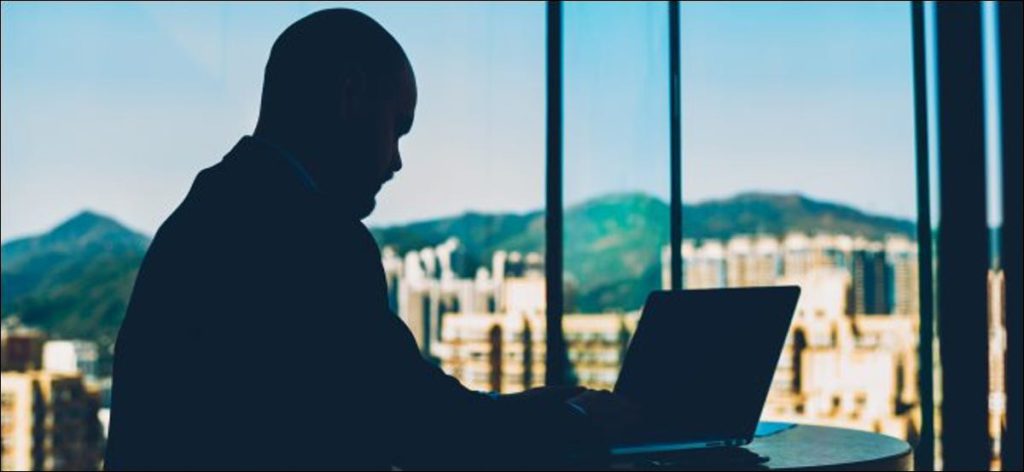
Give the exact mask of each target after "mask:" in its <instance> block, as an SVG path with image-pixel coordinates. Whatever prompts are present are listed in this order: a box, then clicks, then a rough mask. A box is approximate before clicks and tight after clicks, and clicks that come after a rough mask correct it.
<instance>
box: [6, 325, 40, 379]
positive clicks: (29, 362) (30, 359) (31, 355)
mask: <svg viewBox="0 0 1024 472" xmlns="http://www.w3.org/2000/svg"><path fill="white" fill-rule="evenodd" d="M45 342H46V336H45V335H43V332H42V331H39V330H35V329H30V328H25V327H21V326H12V327H10V328H7V327H4V328H3V329H0V354H2V355H0V370H2V371H12V370H13V371H19V372H23V371H27V370H38V369H42V368H43V343H45Z"/></svg>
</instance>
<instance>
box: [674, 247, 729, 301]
mask: <svg viewBox="0 0 1024 472" xmlns="http://www.w3.org/2000/svg"><path fill="white" fill-rule="evenodd" d="M725 254H726V253H725V246H723V245H722V243H721V242H719V241H717V240H708V241H704V243H703V244H701V245H700V246H698V245H697V244H696V243H695V242H694V241H693V240H689V239H688V240H684V241H683V249H682V257H683V287H684V288H691V289H692V288H715V287H723V286H725V284H726V256H725ZM666 266H668V264H666Z"/></svg>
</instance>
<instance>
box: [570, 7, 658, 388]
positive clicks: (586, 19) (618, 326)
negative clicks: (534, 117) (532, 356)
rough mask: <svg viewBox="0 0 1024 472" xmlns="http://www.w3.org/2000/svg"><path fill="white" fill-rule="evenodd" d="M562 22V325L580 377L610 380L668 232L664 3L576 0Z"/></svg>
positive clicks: (653, 282) (594, 383)
mask: <svg viewBox="0 0 1024 472" xmlns="http://www.w3.org/2000/svg"><path fill="white" fill-rule="evenodd" d="M563 9H564V13H563V28H564V39H563V44H564V46H563V47H564V53H563V67H564V71H565V75H564V79H563V80H564V89H565V92H564V107H565V112H564V123H565V124H564V136H565V138H564V139H565V145H564V156H565V157H564V163H563V166H564V176H565V177H564V184H563V188H564V189H563V195H564V197H563V198H564V202H565V208H564V210H563V212H564V215H563V220H564V223H563V225H564V226H563V228H564V229H563V231H564V245H565V249H564V269H565V275H564V284H565V307H564V313H565V314H564V318H563V323H562V325H563V330H564V331H565V339H566V344H567V346H566V348H567V350H568V351H569V356H570V358H572V359H575V360H576V362H575V363H574V365H573V367H574V371H575V372H574V373H575V374H576V376H577V380H578V381H579V383H580V384H582V385H585V386H588V387H592V388H601V389H609V390H610V389H612V388H613V387H614V384H615V379H616V377H617V376H618V371H619V365H620V363H621V358H620V357H621V354H623V353H624V352H625V347H626V344H627V343H628V341H629V337H630V335H631V333H632V330H633V329H634V328H635V326H636V320H637V318H638V317H639V312H640V309H641V307H642V306H643V303H644V300H645V298H646V297H647V294H648V293H649V292H650V291H651V290H656V289H658V288H660V287H661V285H662V278H663V270H664V266H663V265H662V260H661V252H662V247H664V246H665V244H667V242H668V237H669V227H668V225H669V209H668V203H669V193H668V189H669V179H668V173H667V170H668V164H669V160H668V144H669V141H668V139H669V136H668V112H669V108H668V81H667V76H668V22H667V21H666V18H667V12H668V8H667V5H666V4H665V3H643V2H638V3H631V2H621V3H605V2H593V3H585V2H581V3H574V2H568V3H565V4H564V6H563Z"/></svg>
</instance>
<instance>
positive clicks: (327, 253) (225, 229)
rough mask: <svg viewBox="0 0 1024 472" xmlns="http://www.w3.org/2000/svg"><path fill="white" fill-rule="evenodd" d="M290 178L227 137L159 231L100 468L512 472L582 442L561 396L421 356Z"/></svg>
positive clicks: (371, 269)
mask: <svg viewBox="0 0 1024 472" xmlns="http://www.w3.org/2000/svg"><path fill="white" fill-rule="evenodd" d="M298 177H299V176H298V175H297V174H296V169H295V168H294V167H292V166H291V165H289V162H288V161H287V160H286V159H284V158H283V156H281V155H280V154H279V153H277V152H276V151H275V150H274V149H272V148H271V147H268V146H267V145H266V144H264V143H261V142H260V141H258V140H256V139H255V138H252V137H245V138H243V139H242V140H241V141H240V142H239V143H238V144H237V145H236V146H235V147H234V148H233V149H232V150H231V151H230V152H229V153H228V155H227V156H226V157H225V158H224V159H223V160H222V161H221V162H220V163H218V164H217V165H214V166H213V167H210V168H208V169H205V170H203V171H202V172H200V173H199V175H198V176H197V178H196V179H195V182H194V183H193V185H192V188H191V189H190V191H189V193H188V195H187V196H186V198H185V200H184V201H183V202H182V203H181V205H180V206H179V207H178V208H177V209H176V210H175V211H174V212H173V214H171V216H170V217H169V218H168V219H167V220H166V221H165V222H164V224H163V225H162V226H161V227H160V229H159V231H158V232H157V234H156V236H155V237H154V239H153V242H152V244H151V246H150V248H149V251H148V252H147V254H146V257H145V259H144V261H143V264H142V267H141V268H140V270H139V274H138V277H137V279H136V282H135V287H134V290H133V292H132V296H131V300H130V302H129V306H128V313H127V315H126V317H125V320H124V322H123V324H122V326H121V330H120V333H119V335H118V339H117V344H116V346H115V356H114V358H115V359H114V379H113V382H114V384H113V394H112V395H113V397H112V407H111V408H112V409H111V423H110V435H109V440H108V445H107V454H106V467H107V469H109V470H114V469H137V468H147V469H152V468H173V469H179V468H203V469H208V468H232V469H279V468H287V469H295V468H303V469H320V468H335V469H336V468H361V469H362V468H388V467H391V466H396V465H397V466H401V467H476V466H492V467H493V466H509V467H517V466H529V465H553V464H557V463H560V461H563V460H565V458H566V457H567V454H570V453H571V452H572V451H578V450H581V449H580V448H585V447H587V446H592V445H594V444H596V442H595V441H596V439H595V438H596V436H594V435H593V433H592V431H593V428H591V427H590V425H589V424H588V422H587V420H586V418H585V417H582V416H580V415H579V414H578V413H574V411H573V410H572V409H571V408H569V407H568V406H567V405H565V403H564V401H563V400H561V399H557V400H555V399H552V398H548V397H545V396H543V395H541V396H529V395H527V396H515V395H513V396H492V395H486V394H482V393H478V392H473V391H470V390H467V389H466V388H464V387H463V386H462V385H460V384H459V382H458V381H457V380H455V379H453V378H451V377H449V376H447V375H445V374H444V373H443V372H442V371H441V370H440V369H438V368H437V367H435V366H434V365H432V364H430V363H428V362H426V361H425V360H424V359H423V358H422V357H421V356H420V354H419V350H418V349H417V346H416V343H415V340H414V339H413V337H412V335H411V334H410V332H409V331H408V329H407V328H406V327H405V325H404V324H403V323H402V322H401V320H400V319H399V318H398V317H397V316H395V315H394V314H393V313H391V312H390V311H389V309H388V306H387V299H386V285H385V278H384V274H383V268H382V266H381V260H380V254H379V251H378V248H377V245H376V243H375V242H374V240H373V238H372V236H371V235H370V233H369V231H368V230H367V229H366V227H365V226H363V224H362V223H361V222H359V221H358V220H356V219H354V218H351V217H346V216H344V215H345V212H342V211H340V210H339V209H338V208H335V207H332V204H331V203H329V202H328V201H327V200H326V199H324V198H323V197H321V196H320V195H318V194H317V193H316V192H314V191H312V190H311V189H310V188H309V187H308V186H307V185H304V182H303V180H302V179H300V178H298Z"/></svg>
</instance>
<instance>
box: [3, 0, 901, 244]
mask: <svg viewBox="0 0 1024 472" xmlns="http://www.w3.org/2000/svg"><path fill="white" fill-rule="evenodd" d="M337 4H338V5H345V6H352V7H354V8H357V9H360V10H362V11H364V12H366V13H367V14H369V15H370V16H372V17H374V18H375V19H377V20H378V21H379V22H380V23H381V24H382V25H383V26H384V27H385V28H387V29H388V30H389V31H391V33H392V34H393V35H394V36H395V37H396V39H398V41H399V42H400V43H401V44H402V45H403V46H404V47H405V49H406V51H407V54H408V55H409V57H410V60H411V61H412V63H413V67H414V69H415V71H416V75H417V82H418V87H419V105H418V109H417V117H416V123H415V126H414V128H413V131H412V133H411V134H410V135H409V136H407V137H406V138H404V139H403V141H402V144H401V149H402V154H403V162H404V165H405V167H404V169H403V170H402V171H401V172H400V173H399V174H398V175H397V176H396V178H395V180H393V181H392V182H390V183H388V184H387V186H386V187H385V189H384V191H382V192H381V194H380V195H379V196H378V206H377V210H376V212H375V213H374V214H373V215H372V216H370V218H369V219H368V220H367V222H368V223H369V224H371V225H383V224H393V223H399V222H405V221H411V220H420V219H425V218H432V217H437V216H445V215H453V214H458V213H461V212H464V211H467V210H475V211H528V210H534V209H539V208H542V207H543V204H544V178H545V174H544V172H545V167H544V142H545V139H544V132H545V123H544V120H545V111H544V106H545V89H544V84H545V75H544V74H545V31H544V26H545V16H544V15H545V11H544V8H545V7H544V4H543V3H542V2H534V3H489V4H484V3H458V4H454V3H429V2H415V3H390V2H383V3H367V4H362V3H352V2H339V3H337ZM324 7H325V5H324V4H322V3H315V2H314V3H219V2H213V3H185V2H182V3H117V4H114V3H88V4H74V3H68V4H47V3H31V4H28V3H24V4H23V3H13V4H12V3H3V5H2V7H0V8H2V15H0V22H2V25H0V26H2V28H0V29H2V42H0V47H2V67H0V71H2V72H0V74H2V76H0V167H2V169H0V193H2V195H0V206H2V210H0V220H2V221H0V239H2V240H3V241H8V240H10V239H12V238H15V237H19V236H23V235H27V234H33V233H38V232H41V231H45V230H47V229H48V228H50V227H52V226H54V225H56V224H57V223H59V222H60V221H62V220H64V219H66V218H67V217H70V216H72V215H73V214H75V213H77V212H79V211H81V210H83V209H91V210H94V211H98V212H100V213H104V214H108V215H110V216H113V217H114V218H116V219H118V220H120V221H121V222H123V223H125V224H126V225H128V226H130V227H132V228H135V229H137V230H140V231H143V232H146V233H150V234H152V233H153V232H154V231H155V230H156V228H157V227H158V226H159V224H160V223H161V222H162V221H163V219H164V218H166V217H167V215H169V214H170V212H171V211H172V210H173V209H174V208H175V206H177V204H178V203H179V202H180V201H181V199H182V198H183V197H184V195H185V193H186V192H187V191H188V188H189V186H190V185H191V182H192V180H193V178H194V177H195V174H196V173H197V172H198V171H200V170H201V169H203V168H206V167H209V166H211V165H214V164H216V163H217V162H218V161H219V160H220V159H221V158H222V157H223V155H224V154H225V153H226V152H227V151H228V150H229V149H230V148H231V147H232V146H233V145H234V144H235V142H237V140H238V139H239V138H240V137H241V136H243V135H245V134H247V133H249V132H251V130H252V128H253V126H254V125H255V122H256V117H257V111H258V108H259V94H260V87H261V85H262V72H263V66H264V64H265V61H266V57H267V54H268V52H269V49H270V45H271V44H272V43H273V40H274V39H275V38H276V36H277V35H278V34H279V33H280V32H281V31H282V30H283V29H284V28H285V27H287V26H288V25H289V24H290V23H291V22H293V21H295V20H297V19H298V18H301V17H302V16H304V15H305V14H308V13H310V12H312V11H315V10H318V9H321V8H324ZM681 18H682V19H681V22H682V24H681V64H682V66H681V67H682V75H681V83H682V122H683V125H682V128H683V129H682V141H683V150H682V152H683V197H684V200H685V201H687V202H695V201H700V200H705V199H711V198H722V197H727V196H730V195H733V194H736V193H739V192H743V191H751V190H758V191H777V192H800V193H803V194H806V195H808V196H811V197H815V198H820V199H826V200H831V201H837V202H841V203H845V204H849V205H852V206H855V207H857V208H860V209H863V210H865V211H869V212H873V213H880V214H886V215H894V216H901V217H907V218H913V217H914V215H915V208H916V203H915V198H914V195H915V177H914V143H913V126H914V123H913V102H912V98H913V96H912V95H913V94H912V77H911V73H912V69H911V67H912V61H911V44H910V41H911V37H910V8H909V5H908V4H907V3H904V2H895V3H889V2H879V3H871V2H867V3H856V2H829V3H805V2H793V3H787V2H782V3H779V2H752V3H740V4H736V3H726V2H722V3H715V2H685V3H684V4H683V5H682V9H681ZM563 20H564V35H565V37H564V65H563V67H564V70H565V76H564V89H565V92H564V93H565V96H564V98H565V102H564V103H565V124H564V136H565V151H564V152H565V161H564V173H565V184H564V199H565V201H566V203H567V204H573V203H577V202H580V201H582V200H585V199H587V198H590V197H593V196H596V195H602V194H606V193H610V192H621V191H641V192H646V193H649V194H651V195H655V196H659V197H661V198H663V199H666V200H667V198H668V186H669V182H668V142H669V132H668V106H669V101H668V97H669V93H668V57H667V54H668V53H667V50H668V43H667V41H668V24H667V7H666V6H665V4H664V3H635V4H624V3H600V4H588V3H567V4H565V12H564V16H563Z"/></svg>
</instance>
